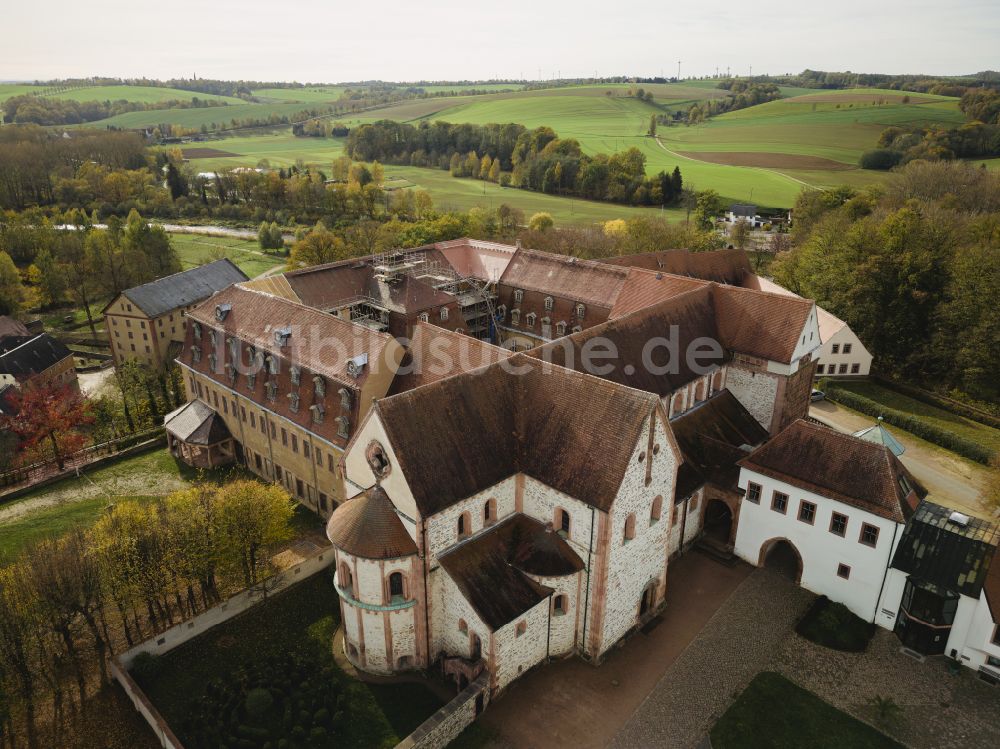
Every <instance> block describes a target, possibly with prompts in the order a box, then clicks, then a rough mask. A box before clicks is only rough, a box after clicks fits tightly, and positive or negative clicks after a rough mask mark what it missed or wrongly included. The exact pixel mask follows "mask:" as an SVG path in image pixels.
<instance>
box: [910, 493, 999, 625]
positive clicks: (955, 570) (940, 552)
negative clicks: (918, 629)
mask: <svg viewBox="0 0 1000 749" xmlns="http://www.w3.org/2000/svg"><path fill="white" fill-rule="evenodd" d="M952 512H953V511H952V510H951V509H949V508H947V507H942V506H941V505H938V504H935V503H933V502H928V501H926V500H924V501H923V502H921V503H920V505H919V507H917V509H916V512H914V514H913V517H911V518H910V520H909V522H908V523H907V524H906V528H905V529H904V530H903V535H902V536H900V539H899V545H898V546H897V547H896V553H895V554H894V555H893V558H892V566H893V567H894V568H895V569H898V570H901V571H903V572H906V573H908V574H909V575H911V576H912V577H914V578H915V579H916V582H918V583H920V584H922V585H924V586H925V587H930V588H932V589H936V590H937V591H938V592H949V593H953V594H954V593H961V594H962V595H966V596H971V597H973V598H978V597H979V592H980V591H981V590H982V589H983V587H984V585H987V581H988V587H987V599H988V602H989V605H990V607H991V611H992V614H993V616H994V618H996V617H997V615H998V614H1000V612H998V611H997V610H996V608H995V606H996V605H997V604H1000V599H998V598H997V596H996V594H997V593H998V592H1000V590H997V587H996V586H997V581H996V578H997V577H998V575H997V571H992V572H991V573H990V574H988V573H987V571H988V570H992V568H993V567H1000V561H998V560H997V554H996V550H997V544H998V543H1000V528H998V527H997V525H996V524H995V523H991V522H989V521H988V520H981V519H980V518H968V522H967V524H964V525H962V524H958V523H955V522H953V521H952V520H950V518H951V515H952Z"/></svg>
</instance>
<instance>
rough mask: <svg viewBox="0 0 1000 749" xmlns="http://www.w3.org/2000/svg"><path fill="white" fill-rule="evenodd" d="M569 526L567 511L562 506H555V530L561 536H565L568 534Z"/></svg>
mask: <svg viewBox="0 0 1000 749" xmlns="http://www.w3.org/2000/svg"><path fill="white" fill-rule="evenodd" d="M569 527H570V517H569V513H568V512H566V510H564V509H563V508H562V507H557V508H556V530H557V531H558V532H559V534H560V535H561V536H562V537H563V538H566V537H567V536H569Z"/></svg>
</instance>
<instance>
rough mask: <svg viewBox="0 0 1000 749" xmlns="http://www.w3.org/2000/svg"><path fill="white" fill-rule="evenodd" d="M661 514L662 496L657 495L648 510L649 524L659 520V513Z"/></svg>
mask: <svg viewBox="0 0 1000 749" xmlns="http://www.w3.org/2000/svg"><path fill="white" fill-rule="evenodd" d="M662 514H663V497H661V496H660V495H657V496H656V497H655V498H654V499H653V506H652V507H651V508H650V510H649V524H650V525H652V524H653V523H656V522H658V521H659V520H660V515H662Z"/></svg>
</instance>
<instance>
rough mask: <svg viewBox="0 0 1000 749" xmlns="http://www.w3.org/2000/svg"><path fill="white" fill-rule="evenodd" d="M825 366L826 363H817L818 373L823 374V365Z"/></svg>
mask: <svg viewBox="0 0 1000 749" xmlns="http://www.w3.org/2000/svg"><path fill="white" fill-rule="evenodd" d="M824 366H825V365H823V364H817V365H816V374H823V367H824Z"/></svg>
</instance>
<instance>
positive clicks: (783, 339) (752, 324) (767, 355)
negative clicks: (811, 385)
mask: <svg viewBox="0 0 1000 749" xmlns="http://www.w3.org/2000/svg"><path fill="white" fill-rule="evenodd" d="M712 299H713V301H714V302H715V316H716V319H717V320H718V321H719V322H718V325H719V335H720V337H721V339H722V341H723V343H725V345H726V347H727V348H730V349H732V350H734V351H739V352H740V353H742V354H749V355H751V356H757V357H760V358H761V359H769V360H771V361H776V362H781V363H783V364H790V363H791V362H792V358H793V356H794V353H795V349H796V346H797V345H798V342H799V336H800V335H802V331H803V330H804V329H805V326H806V322H807V321H808V319H809V313H810V312H811V311H812V308H813V303H812V302H811V301H809V300H808V299H801V298H799V297H790V296H784V295H781V294H768V293H765V292H762V291H753V290H751V289H742V288H739V287H737V286H718V285H715V286H713V287H712ZM817 344H818V342H817Z"/></svg>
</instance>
